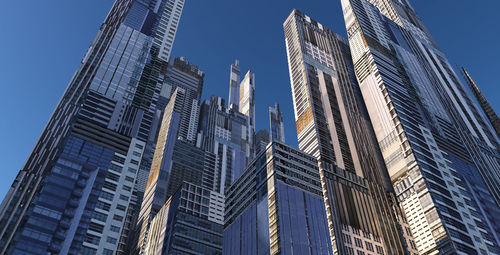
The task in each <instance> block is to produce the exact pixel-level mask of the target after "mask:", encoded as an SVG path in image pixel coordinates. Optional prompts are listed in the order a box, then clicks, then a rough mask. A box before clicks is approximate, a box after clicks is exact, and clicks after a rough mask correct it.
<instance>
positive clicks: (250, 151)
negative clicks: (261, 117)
mask: <svg viewBox="0 0 500 255" xmlns="http://www.w3.org/2000/svg"><path fill="white" fill-rule="evenodd" d="M238 109H239V111H240V112H241V113H243V114H245V115H246V116H247V117H248V118H247V127H248V128H247V141H248V145H247V150H246V151H247V157H248V158H249V159H252V158H253V157H254V154H255V148H254V139H255V138H254V136H255V74H254V73H253V72H252V71H248V72H247V74H245V77H244V78H243V80H242V81H241V83H240V98H239V108H238Z"/></svg>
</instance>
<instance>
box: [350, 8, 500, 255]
mask: <svg viewBox="0 0 500 255" xmlns="http://www.w3.org/2000/svg"><path fill="white" fill-rule="evenodd" d="M341 2H342V7H343V13H344V19H345V23H346V28H347V34H348V36H349V45H350V49H351V53H352V61H353V63H354V67H355V72H356V77H357V80H358V83H359V86H360V89H361V92H362V95H363V99H364V101H365V103H366V105H367V108H368V112H369V115H370V119H371V122H372V126H373V128H374V130H375V134H376V138H377V140H378V143H379V145H380V148H381V151H382V155H383V157H384V160H385V163H386V166H387V169H388V171H389V175H390V177H391V181H392V184H393V185H394V187H395V191H396V194H397V196H398V200H399V201H400V204H401V206H402V208H403V209H404V211H405V212H406V215H407V216H408V223H409V226H410V230H411V233H412V234H413V236H414V238H415V243H416V246H417V249H418V252H419V253H420V254H500V250H499V238H498V237H499V235H500V231H499V224H498V222H500V219H499V213H500V212H499V204H500V203H499V202H500V200H499V198H500V155H499V146H498V144H499V141H498V136H496V134H495V133H494V131H493V128H492V127H491V126H490V123H488V122H487V121H485V119H484V118H482V116H481V114H480V112H479V111H478V108H477V107H475V104H474V102H473V99H472V98H471V97H470V95H469V94H468V93H466V90H465V87H464V86H463V84H461V83H460V81H459V78H458V76H457V75H456V73H455V72H454V71H453V68H452V67H451V65H450V63H449V62H448V60H447V59H446V57H445V56H444V54H443V53H442V52H441V51H440V49H439V48H438V46H437V44H436V43H435V41H434V40H433V39H432V36H431V35H430V33H429V32H428V31H427V29H426V28H425V26H424V25H423V23H422V21H421V20H420V19H419V17H418V16H417V14H416V12H415V11H414V9H413V8H412V7H411V6H410V4H409V3H408V1H407V0H401V1H392V0H370V1H367V0H342V1H341Z"/></svg>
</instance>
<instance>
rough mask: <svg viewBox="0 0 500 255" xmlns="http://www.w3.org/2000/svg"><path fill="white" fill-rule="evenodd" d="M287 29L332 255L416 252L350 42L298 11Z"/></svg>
mask: <svg viewBox="0 0 500 255" xmlns="http://www.w3.org/2000/svg"><path fill="white" fill-rule="evenodd" d="M283 26H284V30H285V41H286V48H287V53H288V55H287V56H288V63H289V71H290V80H291V87H292V95H293V102H294V109H295V120H296V126H297V136H298V140H299V148H300V149H301V150H303V151H304V152H306V153H309V154H311V155H312V156H314V157H316V158H317V159H318V161H319V173H320V175H321V183H322V191H323V196H324V199H325V204H326V208H327V216H328V224H329V229H330V236H331V238H332V239H331V241H332V248H333V250H334V252H335V253H336V254H337V253H338V254H356V253H357V254H360V253H374V252H377V253H383V254H404V253H406V252H407V251H414V248H413V247H414V245H413V243H412V242H413V241H412V239H411V234H409V233H405V232H404V231H403V229H404V227H405V219H404V215H403V214H402V213H401V210H400V209H399V207H398V205H397V203H396V200H395V194H394V190H393V187H392V185H391V183H390V179H389V176H388V175H387V169H386V168H385V165H384V162H383V159H382V155H381V153H380V150H379V148H378V144H377V142H376V140H375V139H374V134H373V129H372V127H371V124H370V121H369V117H368V113H367V109H366V107H365V105H364V104H363V101H362V99H361V95H360V91H359V87H358V84H357V82H356V78H355V76H354V70H353V66H352V62H351V57H350V53H349V48H348V44H347V41H346V40H345V39H343V38H341V37H340V36H339V35H337V34H335V33H333V32H332V31H330V30H329V29H328V28H326V27H324V26H323V25H321V24H320V23H318V22H317V21H315V20H313V19H311V18H310V17H308V16H307V15H304V14H302V13H301V12H299V11H297V10H293V11H292V13H291V14H290V15H289V16H288V18H287V19H286V21H285V23H284V25H283Z"/></svg>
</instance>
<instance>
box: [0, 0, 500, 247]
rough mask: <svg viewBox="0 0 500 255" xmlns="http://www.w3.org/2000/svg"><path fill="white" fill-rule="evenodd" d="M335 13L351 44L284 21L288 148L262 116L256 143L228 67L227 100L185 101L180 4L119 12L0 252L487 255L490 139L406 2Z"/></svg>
mask: <svg viewBox="0 0 500 255" xmlns="http://www.w3.org/2000/svg"><path fill="white" fill-rule="evenodd" d="M341 2H342V6H343V8H344V15H345V20H346V28H347V31H348V35H349V42H347V41H346V40H345V39H343V38H341V37H340V36H338V35H337V34H335V33H333V32H331V31H329V30H328V29H327V28H325V27H323V26H322V25H321V24H319V23H317V22H316V21H314V20H312V19H310V18H309V17H307V16H305V15H303V14H301V13H300V12H298V11H292V14H291V15H290V16H289V18H288V19H287V21H286V22H285V24H284V28H285V37H286V46H287V54H288V62H289V70H290V80H291V85H292V86H291V87H292V94H293V95H294V97H293V100H294V110H295V116H296V125H297V131H298V132H297V135H298V139H299V147H300V148H301V149H302V150H304V151H305V152H302V151H299V150H297V149H294V148H291V147H289V146H288V145H286V144H284V125H283V118H282V116H281V112H280V110H279V105H277V104H276V105H275V107H274V108H273V107H270V108H269V117H270V126H269V131H270V133H267V131H266V130H260V131H259V132H257V133H255V114H256V113H255V98H254V97H255V74H254V73H253V72H252V71H248V72H247V73H246V75H245V76H244V77H243V79H242V80H240V78H241V77H240V69H239V62H238V61H236V62H235V63H234V64H233V65H231V69H230V83H229V97H228V99H229V100H228V105H227V106H226V105H225V100H224V99H223V98H221V97H217V96H212V97H210V98H209V99H207V100H206V101H205V102H204V103H203V104H202V105H201V106H200V100H201V91H202V89H203V79H204V73H203V72H201V71H200V70H199V69H198V67H197V66H195V65H193V64H190V63H189V62H188V61H187V60H186V59H185V58H171V57H170V52H171V49H172V45H173V41H174V38H175V33H176V29H177V26H178V23H179V20H180V16H181V13H182V9H183V5H184V0H142V1H133V0H117V1H116V2H115V4H114V5H113V7H112V9H111V11H110V13H109V14H108V16H107V18H106V20H105V21H104V23H103V25H102V26H101V28H100V30H99V32H98V34H97V36H96V38H95V40H94V41H93V42H92V44H91V46H90V47H89V50H88V52H87V54H86V55H85V57H84V58H83V60H82V65H81V66H80V67H79V69H78V70H77V72H76V73H75V75H74V77H73V78H72V81H71V82H70V84H69V85H68V88H67V89H66V91H65V93H64V95H63V97H62V99H61V101H60V102H59V104H58V106H57V107H56V109H55V111H54V113H53V115H52V116H51V118H50V120H49V122H48V124H47V126H46V127H45V129H44V131H43V133H42V134H41V136H40V138H39V140H38V141H37V143H36V145H35V147H34V149H33V151H32V152H31V154H30V156H29V157H28V159H27V161H26V164H25V165H24V166H23V169H22V170H21V171H20V172H19V174H18V176H17V177H16V179H15V181H14V183H13V184H12V186H11V188H10V189H9V191H8V193H7V195H6V197H5V198H4V200H3V201H2V204H0V253H2V254H3V253H6V254H10V253H23V254H45V253H48V252H50V253H55V254H56V253H57V254H106V255H107V254H113V253H114V254H130V253H131V252H136V253H140V254H156V253H158V252H160V251H162V252H167V253H168V252H182V251H188V250H189V251H190V252H199V253H200V252H201V253H203V252H207V251H208V250H210V251H213V253H216V254H219V253H221V252H224V253H225V254H234V252H235V251H238V250H239V251H240V253H241V252H248V251H249V249H252V251H255V252H258V253H259V254H260V253H264V254H269V253H275V252H280V253H283V254H288V253H290V252H292V250H293V252H294V253H301V254H302V253H309V252H311V251H320V252H321V253H325V254H333V253H338V254H354V252H355V251H356V252H357V253H358V254H361V253H360V252H365V253H367V252H368V253H385V254H402V253H406V252H408V251H409V252H410V253H411V254H416V253H417V252H422V253H426V254H437V253H442V254H455V253H459V254H481V253H483V254H484V253H492V254H500V250H499V246H500V241H499V237H500V226H499V224H500V223H499V222H500V209H499V206H498V203H499V201H500V185H499V183H498V182H499V179H498V177H499V172H500V171H499V169H500V166H499V165H500V164H499V163H500V160H499V159H500V156H499V150H498V149H499V145H498V144H499V142H500V141H499V138H498V136H497V135H496V134H495V132H494V129H493V128H492V127H491V125H490V123H488V121H487V119H486V118H485V117H484V116H483V115H482V114H481V112H480V110H479V108H478V107H477V106H476V105H475V104H474V102H473V100H472V99H471V97H470V95H468V94H467V92H466V91H465V90H464V88H463V85H462V84H461V83H460V82H459V80H458V78H457V76H456V74H455V73H454V72H453V70H452V68H451V67H450V65H449V63H448V62H447V60H446V58H445V57H444V55H443V54H442V53H441V52H440V51H439V49H438V47H437V44H436V43H435V42H434V40H433V39H432V37H431V36H430V34H429V32H428V31H427V30H426V29H425V27H424V26H423V24H422V22H421V21H420V20H419V19H418V16H416V14H415V12H414V10H413V9H412V8H411V7H410V6H409V4H408V2H407V1H406V0H400V1H398V2H397V1H390V0H371V1H365V0H342V1H341ZM339 15H340V13H339ZM384 15H385V16H384ZM349 47H350V50H349ZM351 53H352V56H351ZM419 74H425V75H419ZM470 81H471V80H470ZM358 82H359V84H358ZM422 95H426V96H428V97H426V96H422ZM478 100H479V99H478ZM363 101H364V102H366V104H367V105H368V106H369V108H368V109H366V107H365V105H364V103H363ZM479 101H481V100H479ZM307 106H309V108H307ZM375 106H376V107H375ZM370 117H371V118H370ZM373 131H375V133H374V132H373ZM377 140H378V141H377ZM269 142H270V144H268V143H269ZM377 144H378V145H379V146H380V148H379V147H378V145H377ZM307 153H310V154H311V155H308V154H307ZM317 159H319V167H318V164H317V163H318V160H317ZM247 162H249V163H250V164H249V166H248V167H246V164H247ZM150 169H151V171H150ZM245 169H246V170H245ZM388 174H389V175H388ZM148 176H149V178H148ZM391 181H392V183H391ZM393 185H394V188H395V189H394V188H393ZM251 186H255V187H257V189H256V190H250V189H249V190H245V188H246V187H251ZM249 191H251V192H249ZM246 192H249V193H248V194H250V193H251V194H250V195H251V196H250V195H249V196H246V195H241V194H247V193H246ZM224 194H226V195H228V196H227V201H228V202H227V203H226V201H225V200H226V196H225V195H224ZM143 196H144V199H143ZM323 196H324V199H323ZM398 202H399V204H400V205H401V207H402V208H403V209H404V211H401V210H400V207H399V206H398ZM242 203H245V205H242ZM266 203H267V204H266ZM224 206H225V207H226V208H227V210H226V213H225V216H226V219H224V212H223V210H224ZM294 206H295V207H294ZM139 209H140V210H139ZM405 213H406V216H407V217H408V221H407V220H406V218H405ZM137 220H138V221H139V222H138V223H139V224H138V225H137V229H136V223H137V222H136V221H137ZM266 220H267V222H266ZM224 223H226V224H225V225H224ZM254 223H255V224H254ZM195 225H202V226H203V227H202V228H199V227H193V226H195ZM242 227H244V228H247V229H248V231H242V229H243V228H242ZM223 228H225V230H224V238H223V235H222V231H223ZM167 230H168V231H167ZM134 231H136V233H135V234H136V235H133V234H132V233H133V232H134ZM429 233H430V234H429ZM412 234H413V235H412ZM181 235H184V236H185V237H187V236H189V241H186V240H185V238H179V236H181ZM262 238H264V240H263V239H262ZM266 239H267V241H266ZM207 240H209V241H207ZM238 240H239V241H240V244H241V242H243V243H245V245H248V246H245V245H242V246H238V245H236V241H238ZM321 240H322V241H321ZM233 241H234V242H233ZM223 243H224V244H225V245H224V246H223V245H222V244H223ZM298 243H300V245H297V244H298ZM261 245H262V247H265V248H264V249H259V247H260V246H261ZM260 248H261V247H260ZM417 250H418V251H417Z"/></svg>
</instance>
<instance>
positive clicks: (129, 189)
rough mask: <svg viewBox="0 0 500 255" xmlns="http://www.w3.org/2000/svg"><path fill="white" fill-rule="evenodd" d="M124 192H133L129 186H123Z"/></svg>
mask: <svg viewBox="0 0 500 255" xmlns="http://www.w3.org/2000/svg"><path fill="white" fill-rule="evenodd" d="M123 190H126V191H131V190H132V188H131V187H129V186H127V185H123Z"/></svg>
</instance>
